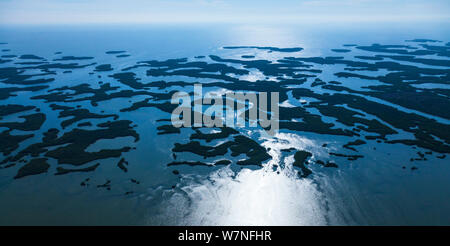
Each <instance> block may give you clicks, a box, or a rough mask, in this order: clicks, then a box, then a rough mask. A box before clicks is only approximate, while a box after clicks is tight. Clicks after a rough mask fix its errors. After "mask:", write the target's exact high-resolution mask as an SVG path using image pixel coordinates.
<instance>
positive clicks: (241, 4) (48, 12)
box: [0, 0, 450, 25]
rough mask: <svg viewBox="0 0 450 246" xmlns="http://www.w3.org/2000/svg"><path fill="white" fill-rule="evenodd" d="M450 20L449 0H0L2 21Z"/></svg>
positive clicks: (47, 22)
mask: <svg viewBox="0 0 450 246" xmlns="http://www.w3.org/2000/svg"><path fill="white" fill-rule="evenodd" d="M330 21H332V22H346V21H352V22H354V21H357V22H364V21H371V22H373V21H405V22H410V21H445V22H448V21H450V0H271V1H269V0H0V24H33V25H39V24H87V23H100V24H105V23H106V24H107V23H124V24H126V23H215V22H223V23H239V22H245V23H248V22H256V23H261V22H269V23H277V22H281V23H283V22H287V23H293V22H314V23H317V22H330Z"/></svg>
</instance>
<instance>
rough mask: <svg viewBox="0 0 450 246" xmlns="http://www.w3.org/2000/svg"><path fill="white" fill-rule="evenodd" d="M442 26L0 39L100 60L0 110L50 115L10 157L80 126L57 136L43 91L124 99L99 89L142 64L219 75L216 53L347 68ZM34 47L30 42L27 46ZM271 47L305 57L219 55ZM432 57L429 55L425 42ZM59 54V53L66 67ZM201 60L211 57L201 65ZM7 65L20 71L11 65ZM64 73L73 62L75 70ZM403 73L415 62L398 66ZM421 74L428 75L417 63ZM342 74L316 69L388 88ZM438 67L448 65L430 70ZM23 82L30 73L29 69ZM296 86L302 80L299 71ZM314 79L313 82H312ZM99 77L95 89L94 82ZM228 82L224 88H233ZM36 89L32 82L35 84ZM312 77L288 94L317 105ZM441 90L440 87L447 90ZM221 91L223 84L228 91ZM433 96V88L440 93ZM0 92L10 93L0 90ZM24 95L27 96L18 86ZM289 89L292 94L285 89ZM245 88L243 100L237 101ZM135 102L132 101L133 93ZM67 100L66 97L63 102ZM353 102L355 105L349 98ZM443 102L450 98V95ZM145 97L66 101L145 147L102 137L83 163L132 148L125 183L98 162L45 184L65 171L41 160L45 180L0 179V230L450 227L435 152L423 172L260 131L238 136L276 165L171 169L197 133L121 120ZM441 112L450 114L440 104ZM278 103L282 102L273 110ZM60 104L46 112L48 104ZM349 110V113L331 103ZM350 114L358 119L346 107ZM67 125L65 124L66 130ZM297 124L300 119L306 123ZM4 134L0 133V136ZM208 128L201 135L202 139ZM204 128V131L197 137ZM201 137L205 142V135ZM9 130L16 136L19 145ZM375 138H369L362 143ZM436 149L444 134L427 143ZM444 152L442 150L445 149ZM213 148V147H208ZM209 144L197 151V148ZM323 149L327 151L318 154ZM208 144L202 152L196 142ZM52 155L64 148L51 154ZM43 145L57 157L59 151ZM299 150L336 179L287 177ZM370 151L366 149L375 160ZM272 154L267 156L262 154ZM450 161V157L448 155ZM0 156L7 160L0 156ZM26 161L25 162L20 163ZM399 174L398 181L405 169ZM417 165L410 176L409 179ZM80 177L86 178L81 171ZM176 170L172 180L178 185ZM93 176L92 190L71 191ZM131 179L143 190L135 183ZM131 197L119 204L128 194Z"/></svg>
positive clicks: (117, 30)
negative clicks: (180, 146) (81, 88)
mask: <svg viewBox="0 0 450 246" xmlns="http://www.w3.org/2000/svg"><path fill="white" fill-rule="evenodd" d="M444 27H445V25H439V24H436V23H425V24H424V23H422V24H415V25H412V24H391V25H388V26H380V25H374V24H367V23H366V24H352V25H346V26H338V25H335V26H327V27H325V26H314V25H292V26H254V25H248V26H245V25H244V26H228V25H224V26H207V25H203V26H116V27H112V26H107V27H102V26H96V27H92V26H90V27H86V26H72V27H65V28H63V27H50V26H49V27H23V26H20V27H11V26H8V27H2V28H1V29H0V42H7V43H8V44H7V45H2V46H1V47H0V48H3V47H5V49H6V48H8V49H11V51H8V52H2V53H1V55H4V54H15V55H23V54H34V55H37V56H41V57H44V58H47V59H48V60H49V61H51V60H52V59H54V58H57V57H61V56H65V55H72V56H91V57H94V59H92V60H86V61H83V60H81V61H73V62H75V63H79V64H90V63H92V62H97V64H96V65H94V66H88V67H86V68H79V69H73V71H72V73H63V72H62V71H65V70H70V69H60V70H58V71H57V74H56V75H47V76H42V78H50V77H54V78H56V79H55V81H53V82H50V83H48V84H47V85H49V88H46V89H43V90H40V91H37V92H19V93H18V94H17V96H12V97H9V98H7V99H4V100H1V101H2V105H7V104H21V105H33V106H36V107H37V108H40V110H41V112H43V113H45V115H46V121H45V122H44V124H43V125H42V126H41V127H40V129H39V130H36V131H33V133H34V134H35V136H33V137H32V138H29V139H27V140H25V141H23V142H21V143H20V147H19V148H18V149H17V150H15V152H13V153H18V152H19V151H20V150H22V149H23V148H25V147H26V146H28V145H30V144H32V143H36V142H39V141H41V138H42V136H43V133H44V132H46V131H47V130H48V129H50V128H58V129H59V130H61V133H62V132H69V131H71V130H72V129H75V128H79V127H77V124H78V123H80V122H85V121H80V122H76V123H74V124H72V125H70V126H68V127H66V128H64V129H63V128H62V127H61V126H60V122H61V121H62V119H61V118H58V111H55V110H52V109H51V108H50V106H49V105H50V104H52V102H45V100H42V99H38V100H37V99H30V97H32V96H36V95H42V94H49V93H51V92H50V91H49V90H51V89H54V88H60V87H62V86H75V85H79V84H82V83H88V84H89V85H90V86H91V88H100V86H101V85H100V84H98V82H99V81H102V82H104V83H111V85H113V86H118V87H119V88H120V89H127V90H130V87H129V86H127V85H124V84H122V83H119V82H118V81H117V80H116V79H113V78H111V77H108V75H112V74H115V73H118V72H120V70H121V69H124V68H127V67H130V66H134V65H136V63H137V62H139V61H149V60H158V61H164V60H166V59H175V58H188V61H198V60H201V61H206V62H208V63H216V62H215V61H213V60H212V59H211V58H210V57H208V55H218V56H220V57H222V58H228V59H242V60H244V59H243V58H241V56H242V55H251V56H255V58H252V60H258V59H260V60H267V61H272V62H276V61H277V60H279V59H283V58H285V57H300V58H302V57H316V56H317V57H327V56H342V57H344V59H353V57H354V56H359V55H373V53H371V52H368V51H363V50H359V49H354V48H348V47H342V45H344V44H353V43H354V44H358V45H371V44H373V43H380V44H402V45H415V44H414V43H410V42H405V40H411V39H415V38H427V39H437V40H442V41H443V43H438V44H436V45H445V43H447V42H449V41H450V31H449V30H448V29H446V28H444ZM30 37H33V38H30ZM245 45H251V46H272V47H281V48H285V47H302V48H303V50H302V51H300V52H293V53H283V52H268V51H267V50H259V49H224V48H223V47H224V46H245ZM430 45H435V44H430ZM339 48H345V49H347V48H348V49H351V52H350V53H336V52H333V51H331V49H339ZM111 50H119V51H122V50H123V51H126V52H125V53H126V54H129V55H130V56H128V57H123V58H118V57H116V55H111V54H105V52H106V51H111ZM55 52H62V54H61V55H59V54H55ZM196 56H206V57H205V58H204V59H198V58H195V57H196ZM427 57H428V58H430V57H431V58H430V59H442V60H448V59H449V58H448V57H437V56H427ZM14 59H15V60H14V61H13V62H18V61H19V60H18V58H14ZM71 62H72V61H71ZM100 64H111V66H112V67H113V69H114V70H113V71H109V72H96V73H95V74H91V75H90V74H89V73H90V72H93V69H94V67H95V66H97V65H100ZM222 64H226V65H229V66H231V67H235V68H239V69H246V68H245V66H243V65H242V64H235V63H232V62H223V63H222ZM401 64H411V63H408V62H405V63H403V62H401ZM415 65H416V66H419V67H421V68H422V67H423V68H430V67H434V66H427V65H420V64H419V65H418V64H417V63H415ZM10 66H17V67H20V66H24V65H20V66H19V65H16V64H13V63H8V62H7V63H3V64H0V68H5V67H10ZM345 67H346V66H344V65H319V64H313V68H316V69H320V70H322V72H321V73H320V74H317V78H320V79H321V80H323V81H326V82H328V81H332V80H335V81H339V82H341V83H342V84H340V86H344V87H346V88H349V89H352V90H356V91H371V89H369V88H366V87H367V86H377V85H383V84H384V83H383V82H380V81H377V80H364V79H359V78H339V77H336V76H335V75H334V74H335V73H336V72H340V71H343V69H344V68H345ZM147 69H148V68H147V67H139V68H135V69H134V70H132V72H134V73H135V74H136V75H137V76H138V77H139V78H141V80H140V81H139V82H140V83H148V82H151V81H160V80H164V81H184V82H201V83H210V82H215V81H217V79H211V78H195V77H194V78H193V77H188V76H160V77H157V76H147V75H146V71H147ZM439 69H447V70H448V67H442V66H441V67H439ZM248 70H249V71H250V73H249V74H247V75H236V76H235V77H237V78H239V79H240V80H243V81H248V82H250V83H261V80H264V79H265V77H268V78H266V80H269V81H277V78H276V76H266V75H265V74H264V73H263V72H261V71H257V70H258V69H248ZM26 72H27V73H28V72H30V73H32V74H34V73H36V72H39V69H27V70H26ZM362 73H364V75H367V76H378V75H386V74H387V73H388V71H385V70H382V69H380V70H378V71H375V72H374V71H364V72H362ZM304 74H311V73H308V72H305V73H304ZM312 74H314V73H312ZM97 75H101V78H99V77H97ZM231 77H233V76H231ZM39 78H41V77H39ZM314 79H315V78H307V81H306V82H305V83H303V84H298V85H292V86H291V87H292V88H308V89H310V90H312V91H313V92H314V93H317V94H324V93H330V94H334V93H337V91H335V90H331V89H327V88H322V87H321V86H314V87H313V86H312V85H311V84H312V82H313V81H314ZM447 82H448V81H447ZM227 83H229V82H227ZM439 85H440V86H439ZM0 86H1V88H6V87H12V86H15V85H11V84H5V83H3V82H2V81H0ZM413 86H414V87H416V88H418V89H419V88H420V89H435V88H441V89H443V90H445V91H446V92H447V93H448V84H442V83H441V84H439V83H438V84H430V83H425V82H424V83H420V84H414V85H413ZM19 87H24V86H22V85H21V86H19ZM289 88H290V87H289ZM222 89H223V90H225V89H226V88H225V87H221V85H218V86H214V87H204V91H205V92H206V91H213V90H222ZM145 90H146V91H150V92H155V93H163V94H164V93H167V92H168V90H167V88H163V89H160V88H156V87H151V88H146V89H145ZM172 90H184V91H192V88H191V87H189V86H171V87H170V90H169V91H172ZM244 90H245V89H244ZM133 91H137V90H135V89H133ZM65 93H69V92H67V91H66V92H65ZM353 94H355V93H353ZM288 95H289V97H288V103H289V105H286V104H282V106H285V107H288V106H289V107H291V106H292V105H293V106H296V107H301V105H302V103H301V102H302V100H305V101H308V102H314V101H315V100H316V101H317V99H316V98H311V99H310V98H308V97H302V98H301V99H302V100H299V99H298V98H295V97H293V96H292V93H290V94H288ZM447 95H448V94H447ZM85 96H89V94H82V95H77V96H75V97H72V98H71V99H72V100H77V99H83V98H84V97H85ZM147 97H148V96H147V95H134V96H132V97H126V98H114V99H109V100H105V101H99V102H98V106H94V105H92V104H91V102H90V101H89V100H82V101H76V102H61V101H58V102H56V104H58V105H68V106H76V105H80V106H81V108H86V109H89V111H90V112H93V113H97V114H102V112H101V111H104V114H118V115H119V119H120V120H124V119H126V120H131V121H132V122H133V124H135V125H136V126H135V127H134V130H135V131H136V132H137V133H138V134H139V136H140V140H139V141H137V142H134V141H133V140H134V138H133V137H131V136H126V137H118V138H113V139H101V140H98V141H97V142H95V143H94V144H92V145H90V146H89V147H88V148H87V149H86V151H88V152H96V151H99V150H101V149H117V148H121V147H122V146H130V147H134V148H136V149H133V150H131V151H129V152H124V153H122V154H121V157H124V158H125V159H126V160H127V161H128V163H129V165H128V166H127V172H123V170H121V169H120V168H118V167H117V162H118V161H119V159H120V158H113V157H112V158H105V159H99V160H95V161H92V163H91V162H89V164H86V166H88V165H90V164H95V163H100V166H99V167H98V168H97V169H96V170H95V171H94V172H76V173H69V174H66V175H54V173H55V171H56V170H57V167H60V166H64V167H66V168H71V166H70V165H68V164H61V163H60V164H58V163H57V161H56V160H55V159H52V158H49V164H50V168H49V170H48V171H47V172H46V173H43V174H39V175H32V176H27V177H24V178H20V179H13V177H14V176H15V175H16V173H17V171H18V169H19V168H20V164H18V165H16V166H14V167H11V168H4V169H1V170H0V204H1V205H0V208H1V209H0V224H3V225H10V224H15V225H16V224H45V225H54V224H64V225H79V224H82V225H111V224H113V225H417V224H420V225H431V224H445V225H448V224H450V212H449V211H450V200H449V199H450V181H449V180H450V179H449V178H448V175H449V173H450V172H449V171H450V166H449V165H448V164H449V163H448V158H449V157H448V156H447V157H446V158H444V159H440V158H437V156H438V155H440V154H439V153H436V152H435V151H433V153H432V154H431V155H427V160H426V161H415V162H411V163H410V161H409V160H410V158H416V157H417V152H418V151H421V152H422V153H423V152H427V151H429V149H426V148H421V147H417V148H416V147H414V148H415V149H413V148H412V147H413V146H409V145H404V144H401V143H396V144H390V143H385V142H381V143H378V142H376V141H374V140H366V142H367V143H366V144H364V145H360V146H356V147H355V146H354V147H355V148H357V152H355V151H349V150H348V149H344V148H342V146H343V145H344V144H346V143H347V142H349V141H353V140H356V139H358V137H356V136H353V137H349V136H338V135H330V134H319V133H314V132H309V131H294V130H288V129H282V130H280V132H279V133H278V134H277V135H276V136H274V137H270V136H268V135H266V134H264V132H263V131H262V129H261V128H256V129H255V128H249V127H243V128H236V129H237V130H238V131H239V134H241V135H243V136H247V137H250V138H251V139H253V140H255V141H256V142H257V143H258V144H260V145H261V146H263V147H264V148H265V149H266V150H268V151H267V153H268V154H269V155H270V156H271V160H268V161H265V162H264V163H263V165H262V166H261V167H258V166H239V165H236V162H237V161H238V160H241V159H245V158H246V156H245V155H243V154H241V155H239V156H231V155H230V153H229V152H228V153H227V154H226V155H224V156H220V157H221V158H225V159H229V160H232V161H233V164H231V165H227V166H208V167H205V166H188V165H181V166H176V167H172V166H167V164H168V163H170V162H172V161H174V159H173V156H172V154H173V153H174V152H172V148H173V147H174V143H187V142H189V137H190V135H191V134H192V133H193V130H192V129H181V133H180V134H164V135H158V130H157V126H159V125H161V123H160V122H158V121H157V120H158V119H167V118H168V117H170V116H169V114H168V113H166V112H163V111H161V110H159V109H157V108H155V107H144V108H139V109H138V110H135V111H130V112H120V109H122V108H125V107H129V106H131V105H132V104H133V103H135V102H139V101H142V100H144V99H145V98H147ZM364 97H365V98H367V99H368V100H370V101H375V102H378V103H380V104H387V105H389V106H391V107H393V108H396V109H398V110H400V111H402V112H407V113H415V114H417V115H421V116H423V117H425V118H428V119H435V120H436V121H437V122H439V123H441V124H443V125H447V126H448V122H449V119H448V118H445V117H443V116H438V115H433V114H430V113H426V112H421V111H420V110H417V109H411V108H408V107H404V106H401V105H397V104H395V103H391V102H387V101H385V100H383V99H380V98H375V97H370V96H368V95H365V96H364ZM446 99H447V106H448V105H450V104H449V101H448V96H447V98H446ZM282 102H283V101H280V103H282ZM53 103H55V102H53ZM340 106H342V107H344V108H348V107H349V106H348V105H340ZM307 110H308V112H311V113H314V114H317V115H320V116H321V119H322V121H323V122H330V123H334V124H335V126H334V127H333V128H334V129H337V128H342V129H352V128H354V127H349V126H346V125H344V124H343V123H342V122H339V120H337V119H336V118H334V117H329V116H325V115H322V114H321V113H320V111H319V110H317V109H316V108H307ZM351 110H354V111H357V109H355V108H351ZM362 113H363V114H365V115H364V116H362V117H363V118H366V119H378V120H379V121H380V122H382V123H385V124H386V125H388V126H389V127H390V128H393V129H395V130H396V131H397V132H398V133H397V134H393V135H392V136H391V135H390V136H388V137H387V139H389V140H391V139H403V138H411V137H412V138H414V136H413V134H412V133H410V132H406V131H403V130H401V129H398V128H395V127H394V126H392V125H390V123H389V122H385V121H383V120H382V119H380V118H379V117H377V116H374V115H371V114H369V113H366V112H362ZM26 114H27V112H22V113H18V114H12V115H7V116H4V117H2V119H1V121H2V122H15V121H18V119H19V118H18V116H20V115H26ZM63 120H66V119H63ZM107 120H113V119H112V118H111V117H110V118H100V119H89V120H88V121H89V122H91V123H92V125H93V126H92V127H86V128H83V129H96V126H95V125H96V124H98V123H101V122H105V121H107ZM301 120H302V119H299V121H301ZM5 129H7V128H4V127H2V128H0V130H1V131H3V130H5ZM202 130H203V129H202ZM206 130H207V129H206ZM205 132H206V131H205ZM21 133H23V131H19V130H14V131H13V132H11V134H21ZM367 135H370V134H367ZM434 137H435V138H438V139H439V136H434ZM442 140H443V141H447V144H448V141H449V139H442ZM221 141H222V142H223V141H225V140H221V139H216V140H213V141H212V142H211V143H208V145H210V146H217V145H218V144H220V143H221ZM203 143H205V142H204V141H203V140H202V144H203ZM324 143H326V144H327V147H326V148H325V147H322V145H323V144H324ZM205 144H206V143H205ZM57 147H59V146H57ZM57 147H52V148H57ZM289 148H295V149H296V150H306V151H309V152H311V153H312V154H313V156H312V157H311V161H312V162H313V161H314V160H332V161H335V162H336V163H337V164H338V166H339V167H338V168H326V167H323V166H321V165H312V164H311V165H308V168H309V169H311V170H312V175H310V176H308V177H307V178H301V177H299V175H298V168H296V167H294V166H293V162H294V152H283V151H282V150H283V149H289ZM374 148H375V149H374ZM269 149H270V150H269ZM329 152H336V153H346V154H358V155H363V156H364V157H363V158H360V159H357V160H355V161H348V160H347V159H346V158H342V157H333V156H330V155H329ZM447 154H448V153H447ZM176 155H177V160H180V159H184V160H190V161H205V162H208V163H213V162H214V160H215V159H214V158H205V159H204V158H202V157H201V156H198V155H196V154H194V153H188V152H183V153H176ZM4 157H5V156H4ZM26 159H27V160H29V159H31V157H26ZM403 166H406V169H403V168H402V167H403ZM412 166H414V167H418V169H417V170H410V168H411V167H412ZM83 167H84V166H83ZM174 169H176V170H178V171H179V173H180V175H174V174H173V173H172V171H173V170H174ZM87 178H89V181H88V183H89V185H88V186H87V187H86V186H81V185H80V183H81V182H83V181H85V180H86V179H87ZM131 179H133V180H137V181H139V183H134V182H131V181H130V180H131ZM107 180H110V181H111V187H110V190H107V189H104V188H101V187H98V185H101V184H104V183H105V182H106V181H107ZM131 191H132V192H133V193H130V194H126V193H127V192H131Z"/></svg>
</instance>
